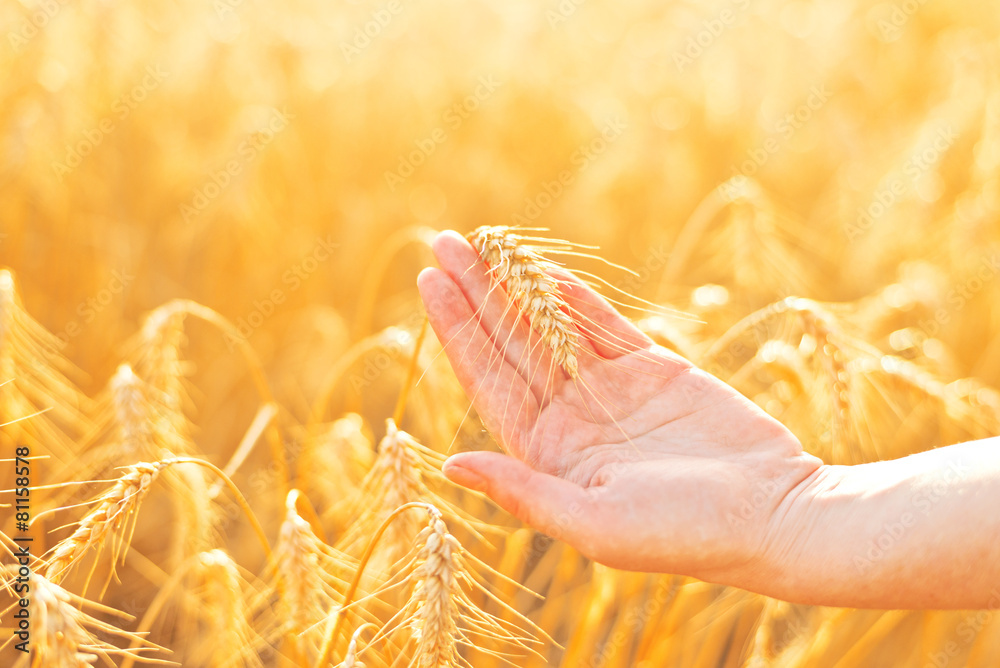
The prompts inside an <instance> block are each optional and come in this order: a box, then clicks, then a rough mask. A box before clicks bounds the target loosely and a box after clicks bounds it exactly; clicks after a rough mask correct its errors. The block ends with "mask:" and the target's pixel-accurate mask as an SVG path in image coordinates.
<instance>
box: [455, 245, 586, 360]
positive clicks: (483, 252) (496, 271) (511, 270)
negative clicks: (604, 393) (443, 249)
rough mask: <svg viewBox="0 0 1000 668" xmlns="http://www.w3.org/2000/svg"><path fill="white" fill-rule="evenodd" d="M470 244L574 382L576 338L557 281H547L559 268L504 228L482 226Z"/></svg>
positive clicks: (491, 276)
mask: <svg viewBox="0 0 1000 668" xmlns="http://www.w3.org/2000/svg"><path fill="white" fill-rule="evenodd" d="M469 241H470V242H471V243H472V245H473V246H474V247H475V248H476V250H477V251H478V252H479V257H480V258H482V260H483V262H484V263H485V264H486V266H487V267H488V268H489V273H490V278H491V280H492V281H493V283H494V284H495V285H499V286H503V288H504V289H505V290H506V291H507V294H508V295H509V297H510V298H511V299H512V300H513V302H514V304H515V305H516V307H517V313H518V315H519V316H522V317H525V318H527V319H528V322H529V323H530V324H531V327H532V329H534V330H535V331H536V332H537V333H538V335H539V336H540V337H541V339H542V342H543V343H544V344H545V345H546V346H547V347H548V349H549V351H550V352H551V354H552V359H553V361H554V362H555V363H556V364H558V365H559V366H560V367H562V368H563V370H565V371H566V373H567V374H568V375H569V376H570V378H574V379H575V378H577V377H579V373H580V371H579V361H578V359H577V357H578V354H579V351H580V335H579V333H578V332H577V330H576V327H575V326H574V324H573V318H572V317H571V316H570V315H569V313H570V310H571V309H570V306H569V304H568V303H567V302H566V300H565V299H564V298H563V296H562V293H561V291H560V289H559V282H558V281H557V280H556V279H554V278H553V277H552V276H551V273H552V272H553V270H556V269H558V265H556V264H555V263H554V262H552V261H551V260H549V259H547V258H546V257H545V256H544V255H542V253H541V250H540V248H539V247H538V246H536V245H534V244H532V243H531V239H529V238H528V237H525V236H522V235H520V234H517V233H516V232H514V231H513V229H512V228H510V227H506V226H483V227H480V228H477V229H476V230H474V231H473V232H472V233H471V234H470V235H469Z"/></svg>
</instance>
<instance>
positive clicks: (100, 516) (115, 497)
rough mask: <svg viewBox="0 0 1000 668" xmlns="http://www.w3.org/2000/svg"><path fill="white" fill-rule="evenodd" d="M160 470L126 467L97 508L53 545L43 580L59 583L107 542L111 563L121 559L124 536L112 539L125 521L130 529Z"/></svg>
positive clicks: (125, 543) (158, 466)
mask: <svg viewBox="0 0 1000 668" xmlns="http://www.w3.org/2000/svg"><path fill="white" fill-rule="evenodd" d="M163 468H164V464H163V463H156V464H147V463H139V464H135V465H133V466H130V467H129V468H128V471H127V472H126V473H125V475H123V476H122V477H121V478H119V479H118V481H117V482H115V484H114V486H113V487H112V488H111V489H110V490H108V491H107V492H106V493H105V494H104V495H103V496H101V497H100V498H99V499H98V502H97V507H96V508H94V509H93V510H92V511H90V512H89V513H87V515H86V516H85V517H84V518H83V519H82V520H80V523H79V524H78V525H77V527H76V530H75V531H74V532H73V533H72V534H71V535H70V536H69V537H68V538H66V539H65V540H63V541H62V542H60V543H59V544H58V545H56V547H55V549H54V551H53V553H52V556H51V557H49V559H48V560H47V562H46V566H45V571H44V575H45V577H46V578H48V579H49V580H51V581H52V582H59V581H60V580H62V578H63V577H64V576H65V574H66V572H67V571H68V570H69V568H70V566H71V565H72V564H73V563H74V562H75V561H76V560H78V559H79V558H80V557H82V556H83V555H84V554H85V553H86V552H87V550H89V549H90V548H91V547H94V546H96V547H97V548H98V549H100V548H101V547H103V545H104V543H105V542H106V541H107V540H108V539H111V540H112V542H113V551H114V560H115V561H117V560H118V558H119V557H120V556H123V555H122V554H121V552H122V548H123V547H124V548H125V549H127V547H128V542H129V540H128V538H127V537H125V536H119V537H118V538H117V539H116V538H115V535H116V534H117V533H118V531H119V529H121V528H122V527H123V526H127V525H128V523H129V520H133V523H132V526H133V527H134V515H135V513H136V511H137V510H138V509H139V504H140V503H142V500H143V498H145V496H146V494H147V493H148V492H149V488H150V486H151V485H152V484H153V481H154V480H156V478H157V476H159V474H160V471H161V470H163Z"/></svg>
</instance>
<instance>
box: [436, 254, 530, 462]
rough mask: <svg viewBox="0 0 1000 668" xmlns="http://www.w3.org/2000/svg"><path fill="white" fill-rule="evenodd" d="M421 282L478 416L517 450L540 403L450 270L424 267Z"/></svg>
mask: <svg viewBox="0 0 1000 668" xmlns="http://www.w3.org/2000/svg"><path fill="white" fill-rule="evenodd" d="M417 287H418V288H419V290H420V296H421V298H422V299H423V301H424V306H425V308H426V309H427V317H428V319H429V320H430V323H431V327H433V329H434V333H435V334H437V337H438V340H439V341H441V344H442V345H443V346H444V352H445V354H446V355H447V356H448V360H449V361H450V362H451V366H452V368H453V369H454V370H455V375H456V376H457V377H458V380H459V382H460V383H461V384H462V387H463V388H464V389H465V392H466V394H468V395H469V397H470V398H471V399H472V403H473V405H474V406H475V407H476V410H477V411H478V412H479V416H480V417H481V418H482V419H483V422H485V423H486V427H487V428H488V429H489V430H490V431H491V432H492V433H494V434H499V436H500V441H501V442H502V443H504V444H505V445H506V446H507V447H508V448H509V449H511V450H512V451H514V452H515V454H517V453H518V452H519V448H520V444H521V443H524V442H526V440H527V439H525V438H524V436H525V435H526V434H527V433H529V431H530V421H531V420H533V419H534V415H535V414H536V413H537V402H536V401H535V399H534V397H533V396H532V394H531V392H530V390H529V389H528V385H527V383H525V382H524V379H523V378H521V376H519V375H518V374H517V372H516V371H515V370H514V368H513V367H512V366H511V365H510V364H508V363H507V362H506V361H505V360H504V359H503V357H502V356H500V355H499V354H497V352H496V350H495V348H494V347H493V343H492V342H491V341H490V339H489V337H488V336H487V335H486V332H484V331H483V329H482V327H481V326H480V324H479V321H478V320H477V319H476V317H475V315H474V314H473V312H472V307H471V306H469V302H468V301H466V298H465V295H464V294H462V291H461V289H459V287H458V286H457V285H456V284H455V282H454V281H453V280H452V279H451V278H450V277H449V276H448V274H446V273H445V272H443V271H441V270H440V269H433V268H428V269H424V270H423V271H422V272H420V275H419V276H418V277H417ZM466 351H481V352H478V353H477V354H467V353H466ZM525 408H527V410H524V409H525Z"/></svg>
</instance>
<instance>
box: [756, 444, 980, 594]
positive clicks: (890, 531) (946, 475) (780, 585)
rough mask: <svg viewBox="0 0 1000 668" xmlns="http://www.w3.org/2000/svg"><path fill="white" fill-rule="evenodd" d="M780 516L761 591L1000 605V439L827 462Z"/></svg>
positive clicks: (759, 574) (761, 570)
mask: <svg viewBox="0 0 1000 668" xmlns="http://www.w3.org/2000/svg"><path fill="white" fill-rule="evenodd" d="M775 522H776V524H775V531H774V532H773V540H772V541H771V543H770V544H769V547H768V550H767V555H766V556H765V557H764V558H763V559H762V561H761V563H760V564H758V566H757V568H756V570H755V571H754V574H753V575H752V576H751V579H754V580H757V581H756V582H753V583H752V588H753V589H756V590H758V591H765V593H768V594H771V595H773V596H776V597H779V598H786V599H789V600H793V601H796V602H802V603H812V604H818V605H834V606H841V607H855V608H886V609H892V608H926V609H935V608H952V609H955V608H958V609H961V608H970V609H972V608H985V607H1000V438H994V439H988V440H984V441H976V442H972V443H965V444H961V445H954V446H950V447H946V448H940V449H937V450H931V451H928V452H923V453H920V454H916V455H912V456H910V457H905V458H903V459H898V460H893V461H885V462H876V463H873V464H865V465H860V466H823V467H821V468H820V469H819V470H818V471H817V472H816V473H815V474H813V475H812V476H810V477H809V478H808V479H807V480H806V481H805V482H804V483H803V484H802V485H800V486H799V488H798V489H796V490H794V492H793V493H792V494H790V495H789V496H788V497H787V498H786V499H785V500H784V502H783V503H782V504H781V506H780V507H779V512H778V514H777V515H776V518H775Z"/></svg>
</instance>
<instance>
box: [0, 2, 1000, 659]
mask: <svg viewBox="0 0 1000 668" xmlns="http://www.w3.org/2000/svg"><path fill="white" fill-rule="evenodd" d="M0 26H2V31H0V33H2V34H0V37H2V44H0V424H2V428H0V471H2V473H0V490H2V494H0V504H3V505H0V531H2V537H0V541H2V542H0V545H2V547H0V561H2V563H3V564H4V566H3V575H2V580H3V581H4V582H5V585H6V586H5V587H4V591H3V592H2V593H0V613H2V614H0V633H2V637H0V642H5V643H6V644H5V645H4V646H3V648H2V649H0V665H2V666H14V667H17V666H25V667H27V666H30V667H31V668H38V667H42V666H44V667H51V668H68V667H70V666H73V667H78V666H85V665H91V663H93V665H113V666H120V667H123V668H124V667H128V666H133V665H134V666H140V665H156V664H164V663H170V662H173V663H174V664H177V665H182V666H190V667H198V666H204V667H214V668H220V667H223V666H225V667H233V668H235V667H238V666H258V667H264V666H267V667H271V666H274V667H281V666H288V667H293V666H294V667H296V668H325V667H327V666H342V667H345V668H346V667H349V666H362V665H364V666H367V667H368V668H378V667H386V668H389V667H405V666H421V667H433V666H475V667H476V668H492V667H494V666H503V665H514V666H525V667H536V666H549V665H551V666H567V667H571V668H576V667H588V668H589V667H593V668H598V667H600V668H618V667H622V668H624V667H626V666H627V667H631V668H654V667H655V668H659V667H668V666H684V667H699V668H707V667H723V666H725V667H744V666H748V667H752V668H757V667H759V666H781V667H806V666H808V667H824V666H830V667H832V666H845V667H849V666H859V667H860V666H864V667H869V666H872V667H881V666H912V667H915V668H924V667H925V666H927V667H933V668H945V667H947V666H979V667H992V666H997V665H1000V616H998V615H996V613H995V612H994V611H991V610H985V611H968V612H935V611H926V612H925V611H903V612H900V611H886V612H881V611H870V610H850V609H833V608H818V607H809V606H802V605H792V604H788V603H784V602H781V601H777V600H771V599H767V598H765V597H762V596H759V595H756V594H750V593H747V592H744V591H741V590H738V589H734V588H729V587H723V586H718V585H711V584H706V583H703V582H699V581H696V580H693V579H691V578H686V577H680V576H666V575H644V574H636V573H622V572H617V571H613V570H611V569H608V568H605V567H602V566H598V565H595V564H592V563H590V562H588V561H587V560H586V559H584V558H583V557H582V556H580V555H579V554H577V553H576V552H574V551H573V550H572V549H570V548H569V547H567V546H566V545H564V544H563V543H561V542H559V541H556V540H552V539H550V538H548V537H546V536H544V535H542V534H540V533H537V532H535V531H533V530H531V529H529V528H525V527H523V526H520V525H519V524H518V523H517V522H516V521H515V520H513V519H511V518H510V517H509V516H507V515H506V514H504V513H503V512H502V511H500V510H498V509H497V508H495V507H494V506H493V505H492V504H491V503H490V502H489V501H488V500H487V499H485V498H484V497H481V496H479V495H476V494H473V493H470V492H467V491H464V490H461V489H459V488H458V487H456V486H454V485H452V484H450V483H449V482H448V481H447V480H446V479H445V478H444V477H443V475H442V474H441V463H442V462H443V460H444V457H445V456H446V455H447V454H449V453H451V452H456V451H462V450H472V449H491V448H495V447H496V445H495V444H494V442H493V440H492V438H491V436H490V435H489V434H488V433H487V432H486V431H485V430H484V428H483V426H482V424H481V423H480V421H479V420H478V418H477V416H476V414H475V413H474V412H470V410H469V400H468V399H467V397H466V395H465V393H464V392H463V391H462V389H461V387H460V385H459V384H458V382H457V380H456V379H455V375H454V373H453V371H452V369H451V368H450V367H449V365H448V363H447V361H446V359H445V358H444V357H443V356H442V355H440V354H439V353H440V351H441V346H440V344H439V342H438V341H437V340H435V337H434V335H433V334H429V335H427V332H426V328H425V326H424V322H425V316H424V312H423V308H422V305H421V302H420V299H419V297H418V295H417V292H416V287H415V279H416V275H417V273H418V272H419V271H420V269H421V268H423V267H425V266H428V265H430V264H433V262H434V259H433V256H432V255H431V253H430V250H429V241H430V239H431V238H432V237H433V235H434V232H435V231H436V230H443V229H455V230H458V231H460V232H462V233H463V234H465V233H469V232H471V231H472V230H474V229H475V228H477V227H479V226H482V225H494V226H519V227H521V228H544V229H545V230H546V231H544V232H536V233H535V234H538V235H541V236H544V237H546V238H551V239H562V240H566V241H568V242H570V243H572V244H578V245H580V246H585V247H588V248H589V247H593V248H592V249H589V250H587V251H586V253H587V254H590V255H594V256H597V257H599V258H601V259H603V260H605V261H606V262H604V263H602V262H597V261H595V260H594V259H593V258H588V257H575V256H573V257H568V258H565V259H566V262H567V264H568V265H569V266H570V267H572V268H574V269H577V270H579V271H580V272H590V273H592V274H594V275H595V276H597V277H599V279H601V280H602V281H603V282H605V285H604V293H605V294H612V295H614V294H621V293H627V294H629V295H631V296H632V298H625V297H621V298H620V299H622V300H623V301H626V302H628V303H629V304H631V305H632V307H633V308H630V309H627V310H626V312H627V313H628V314H629V315H630V317H632V318H634V319H635V320H636V321H638V322H639V324H640V326H641V328H642V329H643V330H644V331H646V332H647V333H649V334H650V336H652V337H653V338H654V339H655V340H656V341H657V342H658V343H660V344H662V345H664V346H666V347H668V348H670V349H672V350H674V351H676V352H679V353H680V354H682V355H684V356H686V357H688V358H689V359H691V360H692V361H694V362H695V363H697V364H699V365H701V366H703V367H704V368H705V369H707V370H709V371H711V372H712V373H713V374H715V375H717V376H718V377H720V378H721V379H723V380H725V381H726V382H728V383H730V384H731V385H733V386H734V387H735V388H736V389H737V390H739V391H740V392H742V393H743V394H745V395H746V396H747V397H749V398H750V399H752V400H753V401H754V402H756V403H757V404H758V405H759V406H761V407H762V408H763V409H765V410H766V411H767V412H768V413H770V414H771V415H773V416H775V417H776V418H777V419H779V420H780V421H781V422H783V423H784V424H785V425H787V426H788V427H789V428H790V429H791V430H792V431H793V432H794V433H795V434H796V435H797V436H798V437H799V438H800V439H801V441H802V443H803V444H804V446H805V447H806V449H807V450H808V451H809V452H811V453H813V454H815V455H817V456H819V457H820V458H822V459H823V461H825V462H827V463H841V464H855V463H862V462H868V461H873V460H879V459H892V458H897V457H900V456H904V455H906V454H910V453H914V452H918V451H922V450H927V449H930V448H934V447H938V446H942V445H947V444H952V443H957V442H961V441H964V440H970V439H974V438H984V437H987V436H991V435H997V434H1000V393H998V391H997V390H996V389H994V388H995V387H997V386H998V385H1000V13H998V11H997V6H996V5H995V4H993V3H990V2H977V1H974V0H949V1H946V0H893V1H892V2H864V1H856V0H783V1H781V2H778V1H775V0H721V1H720V0H704V1H701V0H699V1H695V0H664V1H663V2H652V1H650V0H623V1H622V2H617V3H597V2H587V1H586V0H542V1H540V2H537V3H533V2H524V1H521V0H507V1H500V0H479V1H476V2H450V1H448V0H420V1H419V2H417V1H411V0H386V1H385V2H377V1H375V0H372V1H367V0H349V1H348V2H337V3H324V2H319V1H317V0H291V1H289V2H265V1H264V0H210V1H204V2H192V1H191V0H175V1H171V2H163V1H161V0H150V1H149V2H141V3H140V2H123V3H110V2H103V1H99V0H81V1H80V2H68V1H64V0H37V1H36V0H17V1H15V0H2V2H0ZM660 307H662V308H660ZM679 313H680V314H683V315H678V314H679ZM417 381H419V382H417ZM15 488H28V489H29V490H30V495H28V499H30V502H29V501H28V500H22V497H19V496H17V495H16V494H15ZM21 513H26V515H25V518H30V526H22V525H21V524H20V523H21V519H22V516H21ZM15 539H19V540H15ZM373 539H374V540H373ZM26 545H27V546H30V554H31V557H30V558H23V559H22V561H21V562H20V563H19V560H18V555H20V554H21V550H22V549H23V548H24V546H26ZM24 562H27V564H26V565H27V570H25V569H24V568H22V566H25V563H24ZM28 571H30V573H31V575H30V576H29V577H27V579H26V580H25V582H26V583H28V584H30V588H31V595H32V598H31V608H30V609H31V618H32V622H31V632H30V641H31V649H32V653H31V654H30V655H28V654H25V653H24V652H21V651H19V650H18V648H17V645H18V644H19V643H20V642H22V640H23V639H19V637H18V630H19V626H18V623H19V622H18V618H17V617H15V614H16V613H17V611H19V610H20V609H21V608H20V607H19V605H18V599H19V594H16V593H15V592H16V591H18V590H16V586H17V584H18V576H19V573H20V574H22V575H23V574H24V573H26V572H28ZM442 572H444V574H445V575H446V576H447V577H442ZM442 582H445V583H450V584H447V586H443V587H442V585H441V583H442Z"/></svg>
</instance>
